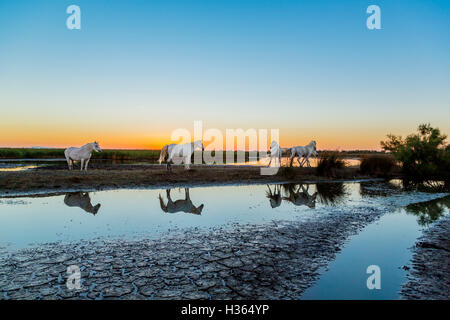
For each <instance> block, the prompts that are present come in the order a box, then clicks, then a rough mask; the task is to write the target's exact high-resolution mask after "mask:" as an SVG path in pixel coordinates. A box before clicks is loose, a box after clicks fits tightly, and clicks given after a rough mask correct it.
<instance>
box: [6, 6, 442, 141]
mask: <svg viewBox="0 0 450 320" xmlns="http://www.w3.org/2000/svg"><path fill="white" fill-rule="evenodd" d="M71 4H76V5H78V6H79V7H80V8H81V30H69V29H67V27H66V19H67V17H68V16H69V15H68V14H67V13H66V8H67V7H68V6H69V5H71ZM371 4H376V5H378V6H379V7H380V8H381V27H382V29H381V30H368V29H367V27H366V19H367V17H368V16H369V14H367V13H366V9H367V7H368V6H369V5H371ZM449 110H450V1H448V0H446V1H444V0H434V1H426V0H422V1H417V0H407V1H406V0H395V1H394V0H391V1H379V0H374V1H357V0H355V1H345V0H342V1H337V0H309V1H300V0H297V1H283V0H271V1H266V0H252V1H249V0H236V1H235V0H221V1H219V0H217V1H216V0H214V1H213V0H202V1H195V0H190V1H188V0H185V1H172V0H164V1H163V0H158V1H149V0H146V1H132V0H131V1H99V0H71V1H63V0H55V1H42V0H33V1H31V0H29V1H23V0H14V1H11V0H9V1H5V0H0V111H1V112H0V146H55V147H63V146H77V145H82V144H84V143H86V142H90V141H93V140H99V141H100V144H101V146H102V147H103V148H113V147H117V148H159V147H161V145H163V144H165V143H168V142H170V135H171V133H172V131H173V130H174V129H177V128H186V129H190V130H192V128H193V122H194V120H203V124H204V127H205V128H218V129H221V130H225V129H226V128H230V129H233V128H243V129H248V128H255V129H264V128H267V129H270V128H279V129H280V140H281V145H282V146H290V145H304V144H307V143H308V142H309V141H310V140H311V139H315V140H316V141H317V144H318V149H325V148H327V149H354V148H355V149H356V148H363V149H376V148H379V141H380V140H382V139H383V138H384V137H385V135H386V134H387V133H390V132H392V133H396V134H403V135H404V134H406V133H410V132H412V131H414V130H415V129H416V127H417V125H418V124H419V123H422V122H430V123H431V124H432V125H434V126H438V127H439V128H441V130H442V131H444V132H445V133H447V134H450V117H449V115H450V112H449Z"/></svg>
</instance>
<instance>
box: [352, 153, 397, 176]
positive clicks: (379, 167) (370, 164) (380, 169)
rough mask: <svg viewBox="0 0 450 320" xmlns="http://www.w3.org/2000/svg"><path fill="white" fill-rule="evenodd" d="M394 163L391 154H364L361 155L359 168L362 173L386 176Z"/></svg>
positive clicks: (390, 171)
mask: <svg viewBox="0 0 450 320" xmlns="http://www.w3.org/2000/svg"><path fill="white" fill-rule="evenodd" d="M395 165H396V163H395V158H394V157H393V156H392V155H366V156H363V157H361V164H360V166H359V169H360V171H361V173H362V174H368V175H372V176H388V175H390V174H391V173H392V170H393V169H394V167H395Z"/></svg>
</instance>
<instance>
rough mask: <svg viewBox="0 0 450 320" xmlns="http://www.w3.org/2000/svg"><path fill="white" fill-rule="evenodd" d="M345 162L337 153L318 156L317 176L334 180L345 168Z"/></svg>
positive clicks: (324, 153)
mask: <svg viewBox="0 0 450 320" xmlns="http://www.w3.org/2000/svg"><path fill="white" fill-rule="evenodd" d="M345 165H346V163H345V160H344V159H343V158H342V155H340V154H339V153H338V152H334V151H331V152H323V153H321V154H320V155H319V161H318V163H317V168H316V173H317V175H319V176H326V177H332V178H336V177H337V176H338V173H339V170H340V169H344V168H345Z"/></svg>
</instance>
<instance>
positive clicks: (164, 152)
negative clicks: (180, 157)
mask: <svg viewBox="0 0 450 320" xmlns="http://www.w3.org/2000/svg"><path fill="white" fill-rule="evenodd" d="M168 149H169V145H167V144H166V145H165V146H164V147H163V148H162V149H161V154H160V155H159V160H158V162H159V164H161V162H163V161H164V159H165V158H166V156H167V151H168Z"/></svg>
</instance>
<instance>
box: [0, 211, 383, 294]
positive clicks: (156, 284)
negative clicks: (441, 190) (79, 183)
mask: <svg viewBox="0 0 450 320" xmlns="http://www.w3.org/2000/svg"><path fill="white" fill-rule="evenodd" d="M336 210H338V211H339V212H337V214H333V215H329V216H326V217H323V218H321V219H319V220H318V221H315V220H314V221H310V222H289V223H287V222H286V223H283V222H272V223H269V224H267V225H237V226H235V227H232V228H215V229H210V230H205V231H201V230H197V229H193V230H188V231H186V232H180V233H177V234H168V235H167V236H163V237H161V238H160V239H158V240H139V241H115V240H109V241H104V240H98V241H95V240H94V241H89V242H78V243H72V244H67V245H66V244H59V243H53V244H47V245H40V246H39V247H37V248H34V249H24V250H21V251H18V252H15V253H12V254H6V253H5V254H3V255H2V254H0V299H298V298H299V297H300V296H301V294H302V293H303V291H304V290H305V289H306V288H308V287H309V286H310V285H311V284H312V283H313V282H314V281H315V280H316V278H317V277H318V275H319V269H320V268H321V267H325V266H326V265H327V264H328V263H329V262H330V261H331V260H333V259H334V258H335V255H336V253H337V252H339V251H340V250H341V247H342V246H343V245H344V243H345V242H346V240H347V238H348V237H349V236H350V235H352V234H355V233H357V232H358V230H360V229H361V228H362V227H364V226H365V225H367V224H369V223H371V222H373V221H375V220H377V219H378V218H379V217H380V216H381V215H382V214H383V210H381V209H378V208H367V207H361V208H354V209H352V210H351V211H349V210H340V209H336ZM71 265H77V266H78V267H79V268H80V270H81V279H82V282H81V289H79V290H76V289H72V290H69V289H68V288H67V285H66V281H67V279H68V274H67V272H66V271H67V267H68V266H71Z"/></svg>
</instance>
